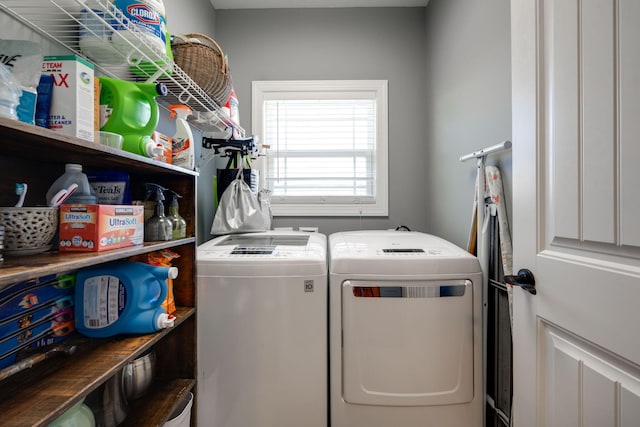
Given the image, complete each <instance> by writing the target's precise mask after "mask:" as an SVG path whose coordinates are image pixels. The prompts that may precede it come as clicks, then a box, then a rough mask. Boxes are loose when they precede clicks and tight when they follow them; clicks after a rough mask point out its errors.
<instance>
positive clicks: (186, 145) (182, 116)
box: [168, 104, 195, 170]
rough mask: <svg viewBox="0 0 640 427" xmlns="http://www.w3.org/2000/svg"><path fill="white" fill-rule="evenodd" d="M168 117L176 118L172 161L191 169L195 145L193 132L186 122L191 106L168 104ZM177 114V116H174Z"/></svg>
mask: <svg viewBox="0 0 640 427" xmlns="http://www.w3.org/2000/svg"><path fill="white" fill-rule="evenodd" d="M168 108H169V111H171V114H169V119H173V118H175V119H176V134H175V135H174V136H173V147H172V149H173V154H172V163H173V164H174V165H176V166H181V167H183V168H186V169H190V170H193V168H194V166H195V147H194V142H193V133H192V132H191V127H190V126H189V123H187V117H189V115H191V113H193V111H192V110H191V108H189V107H187V106H186V105H182V104H173V105H169V107H168ZM176 116H177V117H176Z"/></svg>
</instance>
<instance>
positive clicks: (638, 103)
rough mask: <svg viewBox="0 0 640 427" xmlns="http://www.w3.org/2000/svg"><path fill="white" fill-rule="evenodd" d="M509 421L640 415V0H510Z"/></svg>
mask: <svg viewBox="0 0 640 427" xmlns="http://www.w3.org/2000/svg"><path fill="white" fill-rule="evenodd" d="M511 13H512V23H511V27H512V73H513V94H512V96H513V98H512V99H513V105H512V107H513V156H514V157H513V171H514V196H513V198H514V201H513V205H514V212H513V219H514V221H513V223H514V233H513V234H514V238H513V242H514V271H518V270H519V269H523V268H527V269H530V270H531V271H532V272H533V274H534V276H535V279H536V288H537V295H531V294H529V293H527V292H525V291H524V290H521V289H514V307H513V309H514V337H513V340H514V396H513V409H514V414H513V417H514V418H513V419H514V426H516V427H533V426H537V427H540V426H557V427H572V426H581V427H582V426H585V427H587V426H588V427H609V426H611V427H638V426H640V367H639V366H640V25H639V24H638V23H640V1H638V0H512V1H511Z"/></svg>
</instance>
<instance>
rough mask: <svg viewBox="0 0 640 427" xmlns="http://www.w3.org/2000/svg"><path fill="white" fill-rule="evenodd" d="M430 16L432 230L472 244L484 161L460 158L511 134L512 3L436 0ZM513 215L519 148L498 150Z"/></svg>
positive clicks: (428, 182) (494, 160) (495, 159)
mask: <svg viewBox="0 0 640 427" xmlns="http://www.w3.org/2000/svg"><path fill="white" fill-rule="evenodd" d="M426 9H427V13H426V43H427V47H426V62H427V68H426V73H425V82H426V97H427V99H428V102H427V106H426V110H425V114H424V117H425V119H426V126H425V129H426V135H425V138H424V140H425V144H426V150H427V152H426V160H425V162H424V163H425V176H424V179H425V187H424V188H425V190H424V191H425V192H426V193H427V197H428V202H427V207H426V218H427V226H426V228H427V230H428V231H429V232H431V233H433V234H437V235H440V236H442V237H444V238H446V239H448V240H451V241H453V242H454V243H456V244H458V245H459V246H462V247H466V244H467V240H468V237H469V227H470V223H471V214H472V208H473V195H474V188H475V179H476V161H475V160H469V161H467V162H464V163H461V162H460V161H459V160H458V159H459V157H460V156H462V155H464V154H468V153H471V152H474V151H477V150H479V149H482V148H485V147H488V146H492V145H495V144H497V143H499V142H501V141H503V140H506V139H508V140H510V139H511V54H510V25H511V24H510V9H509V0H482V1H479V0H475V1H469V0H431V1H430V2H429V4H428V6H427V8H426ZM487 164H495V165H497V166H498V167H499V168H500V170H501V172H502V175H503V185H504V190H505V195H506V198H507V209H508V211H509V213H510V212H511V208H510V206H511V197H510V194H511V183H512V171H511V152H510V151H508V152H503V153H502V154H499V155H498V154H496V155H490V156H488V158H487Z"/></svg>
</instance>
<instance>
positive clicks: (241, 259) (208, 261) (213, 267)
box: [196, 231, 327, 277]
mask: <svg viewBox="0 0 640 427" xmlns="http://www.w3.org/2000/svg"><path fill="white" fill-rule="evenodd" d="M196 261H197V265H198V275H201V274H203V275H216V276H220V275H229V276H235V277H237V276H240V275H244V276H252V277H253V276H273V275H278V276H283V275H300V274H325V275H326V273H327V238H326V236H325V235H324V234H320V233H307V232H298V231H266V232H263V233H245V234H231V235H226V236H220V237H217V238H215V239H213V240H210V241H208V242H205V243H203V244H202V245H200V246H198V249H197V253H196Z"/></svg>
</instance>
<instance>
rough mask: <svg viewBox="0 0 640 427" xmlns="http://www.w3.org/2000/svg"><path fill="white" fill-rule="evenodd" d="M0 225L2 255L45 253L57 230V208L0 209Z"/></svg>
mask: <svg viewBox="0 0 640 427" xmlns="http://www.w3.org/2000/svg"><path fill="white" fill-rule="evenodd" d="M0 225H2V226H4V242H3V246H4V249H3V250H2V252H3V253H4V254H7V255H31V254H36V253H40V252H45V251H47V250H49V249H50V248H51V246H52V245H51V244H50V242H51V239H52V238H53V236H54V234H55V233H56V230H57V228H58V208H57V207H55V208H49V207H27V208H0Z"/></svg>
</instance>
